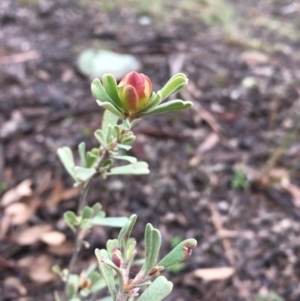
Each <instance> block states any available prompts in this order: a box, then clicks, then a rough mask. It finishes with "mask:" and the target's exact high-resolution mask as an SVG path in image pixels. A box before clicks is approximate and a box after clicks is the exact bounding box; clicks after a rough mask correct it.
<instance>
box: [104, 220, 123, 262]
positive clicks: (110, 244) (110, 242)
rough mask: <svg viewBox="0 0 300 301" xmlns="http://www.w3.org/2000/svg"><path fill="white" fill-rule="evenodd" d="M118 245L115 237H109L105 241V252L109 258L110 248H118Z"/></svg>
mask: <svg viewBox="0 0 300 301" xmlns="http://www.w3.org/2000/svg"><path fill="white" fill-rule="evenodd" d="M127 220H128V219H127ZM118 246H119V242H118V240H117V239H109V240H108V241H107V242H106V250H107V253H108V255H109V258H110V259H111V253H112V250H113V249H115V248H118Z"/></svg>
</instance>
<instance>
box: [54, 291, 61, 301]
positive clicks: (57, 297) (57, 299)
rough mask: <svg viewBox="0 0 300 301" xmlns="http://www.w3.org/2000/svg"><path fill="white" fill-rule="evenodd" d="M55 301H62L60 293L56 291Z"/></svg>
mask: <svg viewBox="0 0 300 301" xmlns="http://www.w3.org/2000/svg"><path fill="white" fill-rule="evenodd" d="M54 300H55V301H62V299H61V297H60V295H59V294H58V292H56V291H55V292H54Z"/></svg>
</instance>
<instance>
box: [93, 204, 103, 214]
mask: <svg viewBox="0 0 300 301" xmlns="http://www.w3.org/2000/svg"><path fill="white" fill-rule="evenodd" d="M92 208H93V210H94V212H95V214H96V213H98V212H99V211H100V210H101V209H102V205H101V204H100V203H95V204H94V205H93V206H92Z"/></svg>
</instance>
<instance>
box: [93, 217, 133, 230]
mask: <svg viewBox="0 0 300 301" xmlns="http://www.w3.org/2000/svg"><path fill="white" fill-rule="evenodd" d="M127 220H128V218H127V217H105V218H101V217H97V216H95V217H93V218H91V219H90V220H89V221H88V223H89V224H91V225H93V226H104V227H116V228H122V227H123V226H124V225H125V223H126V222H127Z"/></svg>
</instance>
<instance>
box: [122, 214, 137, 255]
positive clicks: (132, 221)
mask: <svg viewBox="0 0 300 301" xmlns="http://www.w3.org/2000/svg"><path fill="white" fill-rule="evenodd" d="M136 219H137V215H136V214H132V215H131V216H130V217H129V218H128V220H127V222H126V224H125V225H124V226H123V227H122V229H121V231H120V233H119V237H118V245H119V248H120V251H121V254H122V257H123V259H127V258H125V257H126V246H127V242H128V239H129V237H130V234H131V231H132V228H133V226H134V224H135V222H136Z"/></svg>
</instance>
